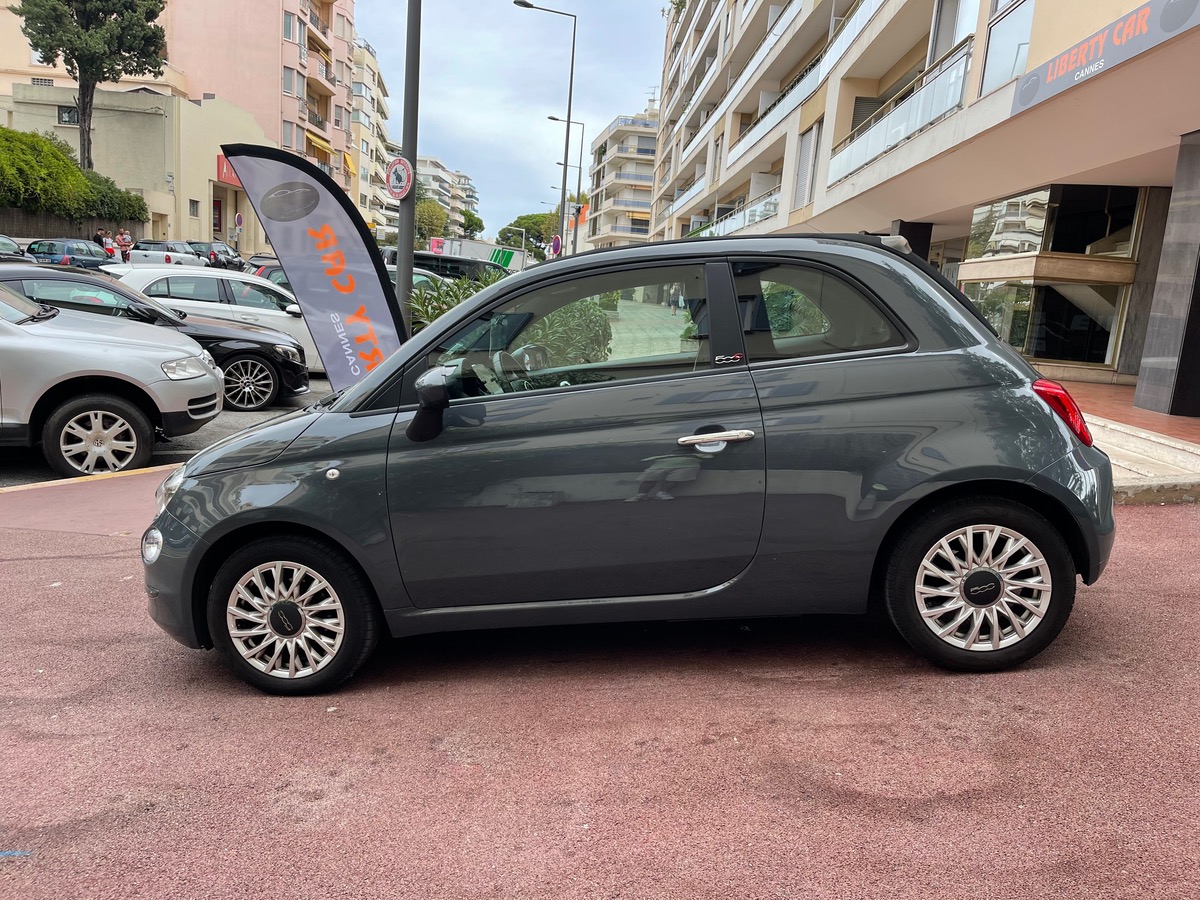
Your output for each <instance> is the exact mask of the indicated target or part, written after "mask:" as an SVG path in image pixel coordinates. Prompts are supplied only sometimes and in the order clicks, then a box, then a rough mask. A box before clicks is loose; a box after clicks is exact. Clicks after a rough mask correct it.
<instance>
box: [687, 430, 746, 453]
mask: <svg viewBox="0 0 1200 900" xmlns="http://www.w3.org/2000/svg"><path fill="white" fill-rule="evenodd" d="M752 437H754V432H753V431H750V430H749V429H747V428H742V429H739V430H737V431H712V432H709V433H708V434H689V435H687V436H686V437H681V438H679V440H678V441H677V442H676V443H678V444H679V446H680V447H695V448H696V449H697V450H699V451H701V452H702V453H720V452H721V451H722V450H724V449H725V445H726V444H734V443H737V442H738V441H748V440H750V439H751V438H752Z"/></svg>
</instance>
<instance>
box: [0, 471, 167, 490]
mask: <svg viewBox="0 0 1200 900" xmlns="http://www.w3.org/2000/svg"><path fill="white" fill-rule="evenodd" d="M180 465H181V463H170V464H168V465H165V466H147V467H146V468H144V469H133V470H132V471H129V472H101V473H100V474H99V475H80V476H79V477H78V478H56V479H54V480H53V481H38V482H36V483H34V484H14V485H12V486H11V487H0V494H15V493H17V492H19V491H32V490H34V489H35V488H50V487H62V486H63V485H68V484H88V483H90V482H93V481H107V480H108V479H110V478H127V477H128V476H130V475H146V474H149V473H151V472H166V471H167V470H168V469H178V468H179V466H180Z"/></svg>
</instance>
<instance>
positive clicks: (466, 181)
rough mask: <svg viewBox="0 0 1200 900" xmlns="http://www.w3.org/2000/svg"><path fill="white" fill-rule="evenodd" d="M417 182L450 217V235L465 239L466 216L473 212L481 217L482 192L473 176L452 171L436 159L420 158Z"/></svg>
mask: <svg viewBox="0 0 1200 900" xmlns="http://www.w3.org/2000/svg"><path fill="white" fill-rule="evenodd" d="M417 180H418V181H420V182H421V184H422V185H424V187H425V191H426V194H427V196H428V197H429V199H431V200H436V201H437V202H438V203H439V204H440V205H441V206H442V208H443V209H445V210H446V214H447V216H448V217H449V219H448V221H447V223H446V230H447V232H448V234H447V236H448V237H462V236H463V213H464V212H466V211H470V212H472V213H474V214H475V215H479V192H478V190H476V188H475V183H474V182H473V181H472V180H471V177H470V176H469V175H467V174H466V173H464V172H456V171H453V170H451V169H450V168H449V167H448V166H447V165H446V164H445V163H443V162H442V161H441V160H440V159H437V158H436V157H432V156H420V157H418V158H417Z"/></svg>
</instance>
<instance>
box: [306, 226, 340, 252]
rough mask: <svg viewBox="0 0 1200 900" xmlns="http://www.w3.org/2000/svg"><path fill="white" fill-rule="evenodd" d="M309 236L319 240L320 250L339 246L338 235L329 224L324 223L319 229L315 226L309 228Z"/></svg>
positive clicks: (318, 247) (318, 246)
mask: <svg viewBox="0 0 1200 900" xmlns="http://www.w3.org/2000/svg"><path fill="white" fill-rule="evenodd" d="M308 236H309V237H310V238H312V239H313V240H314V241H316V242H317V249H318V250H328V249H329V248H330V247H336V246H337V242H338V240H337V235H336V234H334V233H333V229H332V228H331V227H329V226H328V225H322V226H321V228H320V230H319V231H318V230H317V229H314V228H310V229H308Z"/></svg>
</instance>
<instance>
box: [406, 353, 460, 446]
mask: <svg viewBox="0 0 1200 900" xmlns="http://www.w3.org/2000/svg"><path fill="white" fill-rule="evenodd" d="M447 371H448V369H447V368H446V367H438V368H435V369H430V370H429V371H428V372H425V373H424V374H423V375H421V376H420V377H419V378H418V379H417V412H416V414H415V415H414V416H413V418H412V421H411V422H409V423H408V428H407V429H405V432H404V433H405V434H406V435H408V439H409V440H410V441H416V442H417V443H421V442H423V441H432V440H433V439H434V438H435V437H437V436H438V435H439V434H441V433H442V429H443V428H444V427H445V424H444V422H443V419H442V414H443V413H444V412H445V410H446V408H447V407H448V406H449V405H450V388H449V386H448V385H447V384H446V373H447Z"/></svg>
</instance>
